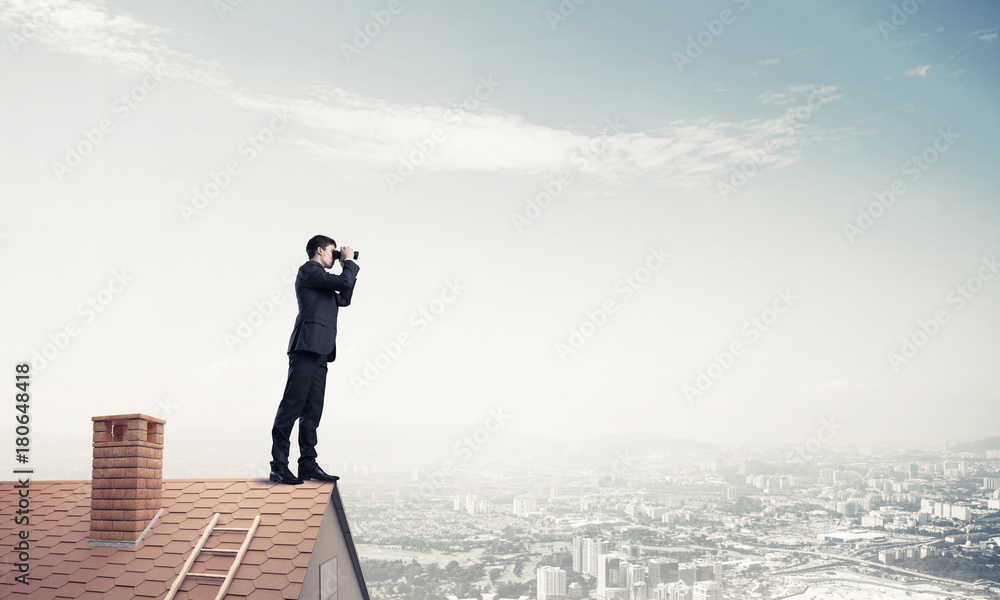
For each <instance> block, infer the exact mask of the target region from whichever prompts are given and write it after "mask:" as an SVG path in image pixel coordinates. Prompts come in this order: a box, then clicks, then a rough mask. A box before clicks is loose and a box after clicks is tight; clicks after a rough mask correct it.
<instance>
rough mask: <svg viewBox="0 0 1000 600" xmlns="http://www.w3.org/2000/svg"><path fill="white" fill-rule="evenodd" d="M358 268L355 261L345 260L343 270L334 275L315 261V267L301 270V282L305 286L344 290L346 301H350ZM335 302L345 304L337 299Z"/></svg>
mask: <svg viewBox="0 0 1000 600" xmlns="http://www.w3.org/2000/svg"><path fill="white" fill-rule="evenodd" d="M359 270H360V267H358V265H357V263H355V262H353V261H346V262H345V263H344V272H343V273H341V274H340V275H334V274H332V273H327V271H326V269H324V268H323V267H322V266H320V265H319V264H318V263H317V265H316V267H310V268H308V269H303V270H302V272H301V275H302V280H301V283H302V285H303V286H305V287H310V288H318V289H321V290H334V291H336V292H341V293H345V292H346V293H347V294H348V299H347V302H348V303H350V295H351V294H352V293H353V292H354V283H355V281H356V279H357V275H358V271H359ZM337 304H339V305H340V306H347V305H346V304H342V302H341V300H339V299H338V300H337Z"/></svg>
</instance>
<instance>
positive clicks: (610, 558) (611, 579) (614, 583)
mask: <svg viewBox="0 0 1000 600" xmlns="http://www.w3.org/2000/svg"><path fill="white" fill-rule="evenodd" d="M602 541H603V540H602ZM621 563H622V559H621V558H619V557H618V556H616V555H613V554H601V555H600V556H598V567H597V569H596V571H597V595H599V596H604V597H605V598H607V597H608V589H614V588H620V587H622V586H621V583H620V579H621V573H620V572H619V566H620V565H621Z"/></svg>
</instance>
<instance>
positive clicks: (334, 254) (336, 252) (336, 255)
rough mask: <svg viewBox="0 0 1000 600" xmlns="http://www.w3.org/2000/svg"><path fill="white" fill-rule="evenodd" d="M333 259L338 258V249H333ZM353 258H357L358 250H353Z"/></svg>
mask: <svg viewBox="0 0 1000 600" xmlns="http://www.w3.org/2000/svg"><path fill="white" fill-rule="evenodd" d="M333 260H340V250H334V251H333ZM354 260H358V251H357V250H355V251H354Z"/></svg>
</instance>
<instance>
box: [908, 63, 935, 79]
mask: <svg viewBox="0 0 1000 600" xmlns="http://www.w3.org/2000/svg"><path fill="white" fill-rule="evenodd" d="M930 69H931V66H930V65H920V66H917V67H913V68H912V69H907V70H905V71H903V75H904V76H906V77H914V76H920V77H927V71H929V70H930Z"/></svg>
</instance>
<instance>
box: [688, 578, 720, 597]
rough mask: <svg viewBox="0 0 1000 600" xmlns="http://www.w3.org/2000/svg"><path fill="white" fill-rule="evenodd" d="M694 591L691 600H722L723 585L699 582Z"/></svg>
mask: <svg viewBox="0 0 1000 600" xmlns="http://www.w3.org/2000/svg"><path fill="white" fill-rule="evenodd" d="M692 591H693V592H694V593H693V594H692V596H693V597H692V599H691V600H722V584H721V583H719V582H718V581H699V582H697V583H695V584H694V589H693V590H692Z"/></svg>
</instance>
